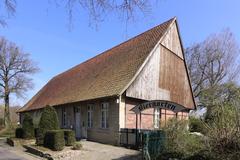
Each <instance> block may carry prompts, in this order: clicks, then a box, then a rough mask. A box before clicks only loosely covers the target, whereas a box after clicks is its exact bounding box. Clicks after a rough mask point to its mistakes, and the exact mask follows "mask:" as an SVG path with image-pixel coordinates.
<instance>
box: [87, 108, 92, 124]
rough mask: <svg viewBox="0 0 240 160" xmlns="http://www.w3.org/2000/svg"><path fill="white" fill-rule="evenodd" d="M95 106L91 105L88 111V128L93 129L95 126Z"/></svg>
mask: <svg viewBox="0 0 240 160" xmlns="http://www.w3.org/2000/svg"><path fill="white" fill-rule="evenodd" d="M92 115H93V105H92V104H89V105H88V111H87V124H88V128H92V126H93V118H92Z"/></svg>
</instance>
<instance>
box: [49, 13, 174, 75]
mask: <svg viewBox="0 0 240 160" xmlns="http://www.w3.org/2000/svg"><path fill="white" fill-rule="evenodd" d="M173 20H176V17H173V18H171V19H169V20H167V21H165V22H163V23H161V24H158V25H156V26H154V27H152V28H150V29H148V30H146V31H145V32H142V33H140V34H138V35H136V36H134V37H132V38H130V39H128V40H126V41H123V42H121V43H120V44H117V45H116V46H113V47H112V48H110V49H107V50H105V51H103V52H101V53H99V54H97V55H95V56H93V57H92V58H89V59H87V60H85V61H83V62H82V63H80V64H77V65H75V66H73V67H71V68H69V69H68V70H66V71H63V72H62V73H60V74H57V75H56V76H54V77H53V78H52V79H54V78H56V77H58V76H60V75H62V74H64V73H67V72H68V71H71V70H72V69H74V68H77V67H78V66H80V65H82V64H84V63H87V62H89V61H91V60H93V59H95V58H97V57H99V56H101V55H103V54H105V53H106V52H108V51H111V50H113V49H115V48H117V47H119V46H121V45H123V44H125V43H127V42H129V41H131V40H134V39H136V38H138V37H140V36H141V35H143V34H145V33H147V32H149V31H151V30H153V29H155V28H157V27H159V26H162V25H164V24H166V23H169V22H171V21H173ZM170 24H171V23H169V25H170Z"/></svg>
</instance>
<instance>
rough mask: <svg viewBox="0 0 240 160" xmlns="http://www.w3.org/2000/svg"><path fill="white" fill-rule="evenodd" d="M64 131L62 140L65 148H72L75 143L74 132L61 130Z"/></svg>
mask: <svg viewBox="0 0 240 160" xmlns="http://www.w3.org/2000/svg"><path fill="white" fill-rule="evenodd" d="M63 131H64V139H65V145H66V146H73V145H74V143H75V142H76V137H75V132H74V131H73V130H70V129H69V130H67V129H66V130H63Z"/></svg>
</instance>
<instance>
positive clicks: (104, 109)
mask: <svg viewBox="0 0 240 160" xmlns="http://www.w3.org/2000/svg"><path fill="white" fill-rule="evenodd" d="M108 108H109V103H102V105H101V127H102V128H108Z"/></svg>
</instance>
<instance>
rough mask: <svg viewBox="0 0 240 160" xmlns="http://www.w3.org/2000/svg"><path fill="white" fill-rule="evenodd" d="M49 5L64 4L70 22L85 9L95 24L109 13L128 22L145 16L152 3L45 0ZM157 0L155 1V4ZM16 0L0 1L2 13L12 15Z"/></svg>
mask: <svg viewBox="0 0 240 160" xmlns="http://www.w3.org/2000/svg"><path fill="white" fill-rule="evenodd" d="M47 1H48V2H49V4H50V5H52V4H55V5H56V6H64V7H65V8H66V11H67V15H68V18H69V24H70V25H71V24H72V20H73V16H74V14H78V13H79V11H80V13H82V11H83V10H84V11H86V12H87V13H88V15H89V24H90V25H92V24H94V25H97V24H98V23H100V22H102V21H103V20H104V19H105V18H106V17H108V16H109V15H116V16H118V17H119V18H120V19H121V20H122V21H124V22H126V23H128V22H129V21H131V20H132V21H133V20H134V19H136V17H138V15H140V14H142V15H143V16H146V15H147V14H149V13H150V12H151V8H152V5H153V3H152V2H151V1H150V0H47ZM157 1H158V0H156V1H155V4H156V3H157ZM16 2H17V0H4V1H2V2H0V7H2V8H4V10H2V12H3V13H2V14H6V12H7V15H8V16H12V15H14V13H15V11H16ZM5 19H6V17H2V18H1V19H0V24H1V25H6V21H5Z"/></svg>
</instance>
